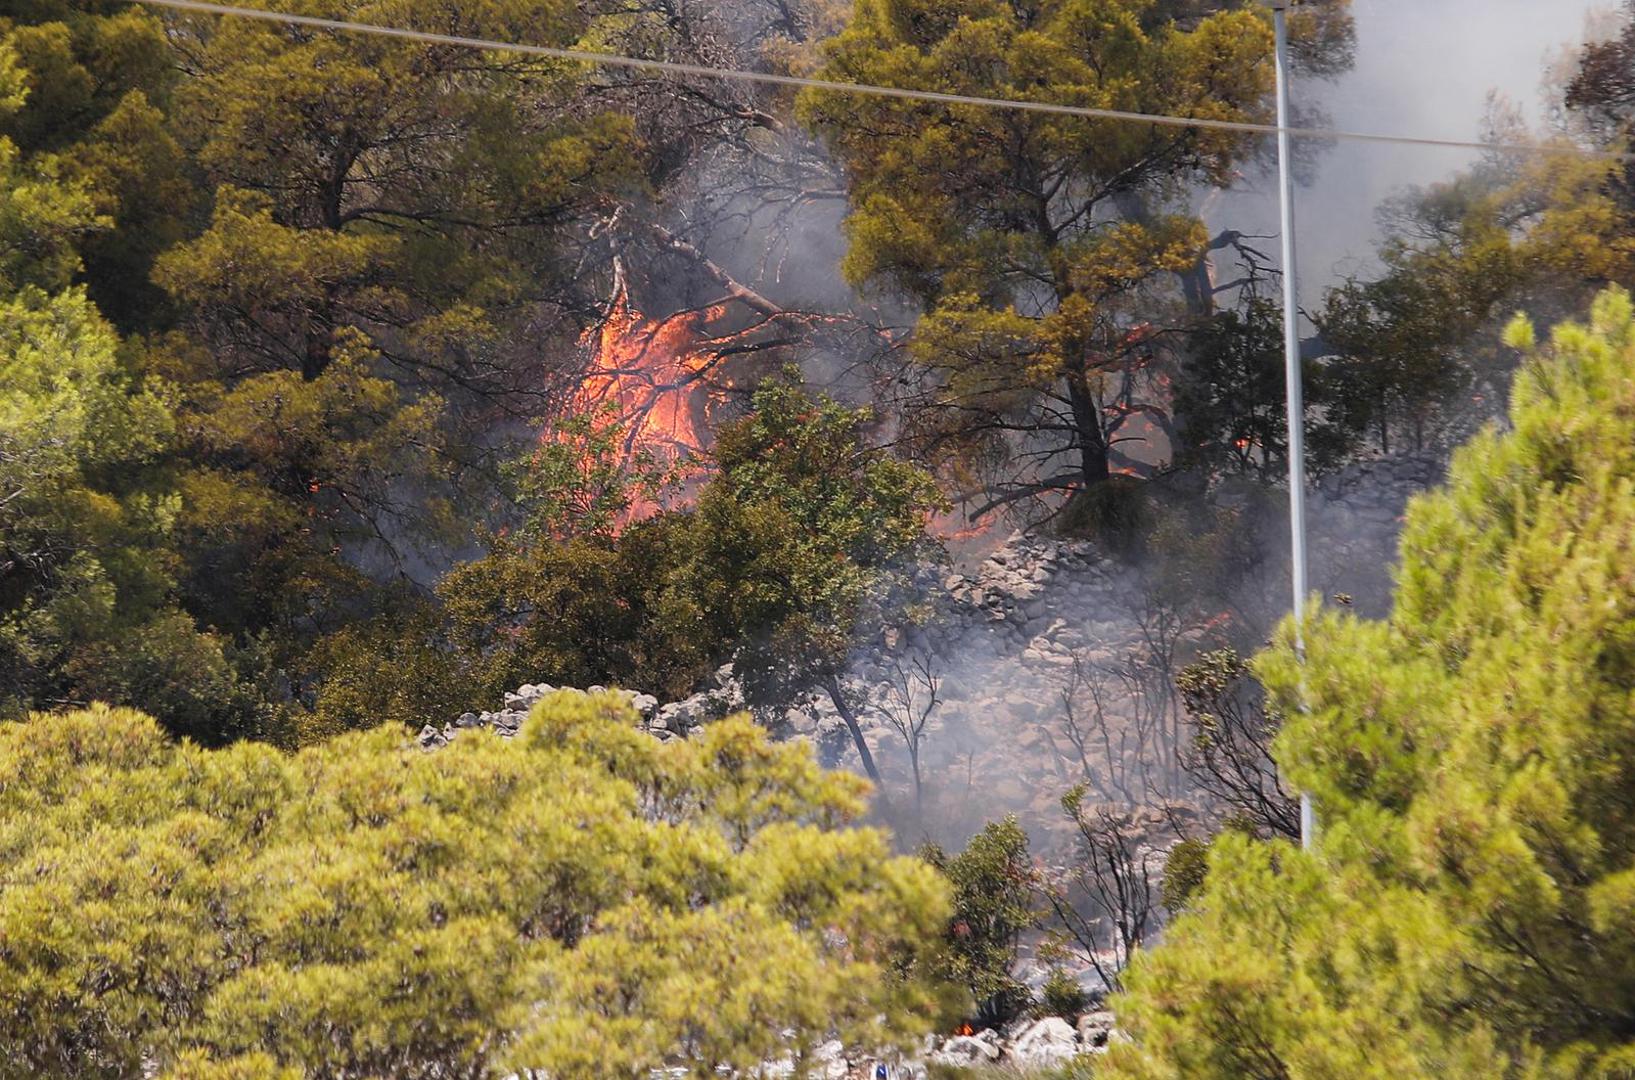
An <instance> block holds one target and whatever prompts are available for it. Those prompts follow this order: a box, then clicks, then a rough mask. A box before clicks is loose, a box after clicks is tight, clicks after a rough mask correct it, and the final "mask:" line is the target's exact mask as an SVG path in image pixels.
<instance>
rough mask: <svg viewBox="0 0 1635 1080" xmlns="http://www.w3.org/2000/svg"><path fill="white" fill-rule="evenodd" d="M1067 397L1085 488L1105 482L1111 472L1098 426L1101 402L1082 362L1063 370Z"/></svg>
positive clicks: (1100, 424)
mask: <svg viewBox="0 0 1635 1080" xmlns="http://www.w3.org/2000/svg"><path fill="white" fill-rule="evenodd" d="M1067 397H1068V401H1069V403H1070V404H1071V406H1072V409H1073V427H1074V429H1075V434H1076V435H1077V441H1078V454H1079V462H1078V469H1079V474H1080V476H1081V477H1082V478H1083V481H1084V486H1085V487H1086V488H1091V487H1094V486H1095V485H1097V484H1103V483H1106V482H1107V480H1108V479H1109V478H1110V477H1111V476H1112V468H1111V466H1110V463H1109V462H1108V453H1107V435H1106V432H1105V431H1104V430H1103V429H1102V423H1101V420H1102V418H1101V406H1100V404H1099V403H1098V402H1097V401H1096V396H1095V394H1093V393H1092V392H1091V390H1090V379H1089V372H1088V371H1086V370H1085V369H1084V367H1083V366H1082V365H1080V366H1078V367H1076V368H1074V369H1073V370H1070V371H1069V372H1068V373H1067Z"/></svg>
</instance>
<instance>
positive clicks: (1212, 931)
mask: <svg viewBox="0 0 1635 1080" xmlns="http://www.w3.org/2000/svg"><path fill="white" fill-rule="evenodd" d="M1534 336H1535V335H1534V333H1533V331H1532V330H1531V329H1530V328H1529V327H1527V326H1525V325H1521V326H1518V328H1516V329H1515V330H1514V331H1513V332H1512V334H1511V335H1510V337H1509V340H1510V341H1511V342H1512V343H1514V344H1516V345H1519V346H1526V345H1528V344H1529V343H1530V342H1531V341H1532V340H1533V338H1534ZM1632 364H1635V305H1632V303H1631V301H1630V298H1629V295H1628V294H1627V293H1625V292H1622V291H1619V290H1612V291H1608V292H1607V293H1605V294H1604V295H1603V296H1602V297H1601V298H1600V299H1599V300H1598V301H1597V303H1596V305H1595V308H1594V313H1593V316H1592V319H1591V321H1590V324H1589V325H1587V326H1577V325H1568V326H1563V327H1560V328H1558V329H1557V330H1556V331H1555V332H1554V334H1553V335H1552V336H1551V343H1550V345H1549V347H1548V348H1547V349H1545V350H1542V351H1541V352H1540V353H1539V354H1538V355H1535V356H1533V357H1532V358H1530V359H1529V361H1528V363H1527V365H1526V366H1525V367H1524V369H1523V370H1522V372H1521V373H1520V375H1519V376H1518V379H1517V383H1516V387H1515V391H1514V395H1513V398H1512V404H1511V409H1510V428H1509V430H1507V431H1499V430H1490V431H1488V432H1486V433H1484V434H1483V435H1481V436H1479V437H1478V438H1477V439H1475V440H1474V441H1473V442H1472V443H1471V444H1470V445H1468V446H1467V447H1466V448H1465V449H1463V450H1462V451H1461V452H1460V453H1459V455H1458V456H1457V458H1456V460H1455V462H1454V466H1453V469H1452V471H1451V473H1450V478H1449V481H1448V484H1447V486H1446V488H1445V489H1443V490H1441V491H1438V492H1435V493H1433V494H1431V495H1428V496H1424V497H1422V498H1421V499H1419V500H1418V501H1417V502H1416V503H1415V504H1414V505H1413V507H1412V508H1411V510H1410V513H1409V520H1408V525H1407V530H1406V533H1405V534H1404V537H1403V541H1402V566H1401V569H1400V571H1399V575H1398V580H1399V584H1398V590H1397V596H1396V603H1395V609H1394V612H1393V614H1392V616H1391V618H1390V619H1389V620H1388V621H1387V622H1384V623H1369V622H1365V621H1361V620H1358V619H1355V618H1352V617H1348V616H1345V615H1340V614H1334V613H1321V614H1319V615H1317V616H1315V617H1314V618H1313V619H1312V620H1311V621H1310V622H1309V623H1308V625H1307V626H1306V627H1305V628H1304V635H1305V645H1306V652H1307V656H1308V662H1307V663H1306V664H1304V665H1301V664H1300V663H1299V662H1298V661H1297V658H1296V655H1295V651H1294V645H1293V642H1292V640H1291V638H1292V628H1289V627H1285V628H1284V630H1283V631H1282V632H1281V633H1280V635H1279V638H1278V641H1277V644H1276V646H1275V647H1274V648H1273V649H1272V650H1271V651H1270V652H1268V653H1267V654H1265V655H1263V656H1262V657H1261V658H1260V660H1259V661H1258V662H1257V664H1256V671H1257V673H1258V674H1259V675H1260V677H1261V678H1262V679H1263V680H1264V682H1265V683H1266V685H1267V687H1268V689H1269V690H1270V691H1271V693H1272V694H1273V695H1274V697H1275V700H1276V704H1277V706H1278V707H1279V708H1281V709H1282V710H1283V712H1284V714H1285V716H1287V717H1288V720H1287V722H1286V725H1285V727H1284V730H1283V733H1282V735H1281V736H1280V737H1279V740H1278V743H1277V755H1278V759H1279V761H1280V763H1281V764H1282V766H1283V768H1284V769H1285V770H1286V772H1287V773H1288V775H1289V778H1290V781H1291V783H1293V784H1295V785H1298V786H1299V787H1300V788H1301V789H1302V790H1305V791H1309V792H1311V793H1312V795H1313V796H1314V798H1315V800H1316V803H1317V810H1318V817H1319V820H1320V821H1321V823H1322V832H1321V835H1320V837H1319V841H1318V846H1317V849H1316V850H1315V851H1314V852H1312V853H1305V852H1302V851H1300V850H1299V849H1297V848H1296V847H1294V846H1293V845H1292V844H1290V843H1288V842H1286V841H1277V842H1271V843H1267V842H1263V841H1256V840H1253V839H1251V838H1249V837H1247V836H1245V835H1241V834H1238V833H1236V832H1228V833H1225V834H1223V835H1222V836H1220V837H1218V838H1217V839H1216V841H1215V842H1214V844H1213V845H1212V848H1211V851H1210V856H1209V868H1208V876H1207V878H1206V881H1205V884H1204V886H1203V889H1202V891H1201V892H1199V893H1197V894H1195V895H1194V896H1193V897H1192V898H1191V899H1190V900H1189V902H1188V905H1187V911H1186V914H1185V915H1183V916H1182V917H1181V918H1180V919H1178V920H1177V921H1176V922H1175V923H1174V924H1173V925H1172V926H1171V927H1170V929H1169V931H1168V933H1167V935H1166V940H1165V943H1164V945H1163V946H1162V947H1160V948H1159V949H1157V950H1155V951H1153V952H1151V953H1149V954H1147V955H1146V957H1145V958H1143V959H1141V960H1138V962H1137V964H1136V966H1135V969H1134V970H1133V972H1132V973H1131V975H1130V976H1129V980H1128V985H1129V986H1130V993H1129V994H1128V995H1127V997H1126V998H1125V999H1124V1000H1123V1002H1122V1006H1121V1009H1120V1018H1121V1021H1122V1022H1124V1023H1125V1024H1126V1025H1127V1026H1128V1027H1129V1029H1130V1031H1131V1033H1132V1034H1133V1035H1134V1036H1135V1038H1136V1045H1135V1046H1132V1047H1122V1048H1115V1051H1114V1054H1113V1056H1112V1058H1111V1062H1110V1063H1111V1064H1112V1066H1113V1069H1112V1075H1116V1076H1130V1077H1136V1076H1140V1077H1174V1076H1187V1077H1199V1078H1208V1077H1223V1078H1224V1077H1241V1076H1246V1075H1255V1076H1319V1075H1322V1076H1342V1075H1343V1076H1355V1077H1375V1076H1378V1077H1385V1076H1401V1075H1432V1074H1445V1075H1454V1076H1514V1077H1532V1076H1541V1077H1542V1076H1550V1077H1557V1076H1559V1077H1569V1076H1570V1077H1584V1076H1618V1075H1623V1074H1625V1073H1627V1072H1628V1071H1629V1069H1630V1067H1631V1063H1632V1062H1635V1044H1632V1042H1631V1036H1630V1032H1631V1031H1632V1030H1635V926H1632V924H1631V921H1630V912H1631V911H1635V903H1632V894H1631V890H1630V881H1631V880H1635V829H1632V828H1631V823H1632V820H1635V801H1632V800H1631V792H1632V791H1635V737H1632V733H1635V713H1632V711H1631V700H1632V699H1631V689H1630V688H1631V679H1632V675H1631V673H1632V672H1635V660H1632V656H1635V652H1632V649H1635V644H1632V642H1635V637H1632V631H1631V627H1635V607H1632V604H1635V600H1632V598H1635V588H1632V585H1635V583H1632V582H1631V580H1630V572H1631V570H1630V567H1631V563H1630V560H1629V558H1628V551H1629V549H1630V545H1631V544H1632V543H1635V390H1632V384H1631V381H1630V379H1629V371H1630V368H1631V365H1632Z"/></svg>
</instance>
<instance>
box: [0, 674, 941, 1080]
mask: <svg viewBox="0 0 1635 1080" xmlns="http://www.w3.org/2000/svg"><path fill="white" fill-rule="evenodd" d="M863 805H864V804H863V799H862V785H861V781H858V780H856V779H855V778H852V777H849V776H847V775H845V774H831V773H825V772H823V771H821V770H820V769H819V768H818V767H817V766H816V764H815V763H814V761H813V760H812V758H811V755H810V752H809V750H807V749H805V748H803V747H800V746H796V745H784V746H778V745H774V744H771V743H769V742H768V741H767V740H766V738H765V736H764V735H763V734H762V733H761V732H759V731H758V730H757V729H756V728H755V726H754V725H753V724H750V723H749V722H748V721H747V720H745V719H742V718H739V719H735V720H728V721H724V722H722V723H720V724H717V725H713V726H711V727H710V728H709V729H708V730H707V731H705V732H703V733H701V734H700V735H699V736H698V737H697V738H695V739H692V740H688V741H686V742H676V743H670V744H667V745H661V744H659V743H658V742H656V741H655V740H653V739H652V738H651V737H649V736H647V735H644V734H642V733H640V732H639V731H637V730H636V727H635V716H634V714H633V713H631V712H630V711H629V710H628V709H626V708H625V707H624V706H623V705H622V704H621V703H620V702H618V701H617V700H616V699H614V698H612V697H608V696H604V697H596V698H587V697H583V696H570V695H560V696H556V697H553V698H550V699H548V700H546V701H545V702H542V703H541V704H540V705H539V706H538V707H536V709H535V710H534V712H533V715H532V717H531V718H530V720H529V722H528V724H527V726H526V728H525V730H524V732H523V734H522V735H521V736H520V737H519V738H518V739H517V740H515V741H513V742H506V741H504V740H501V739H500V738H498V737H497V736H493V735H489V734H486V733H480V732H472V733H470V734H468V735H465V736H462V737H461V738H460V739H459V740H457V741H456V742H455V743H454V744H453V745H452V746H449V747H447V748H444V749H442V750H440V751H437V752H435V753H427V752H425V751H422V750H420V749H418V748H417V747H415V746H413V745H412V744H406V742H405V739H404V736H403V734H402V732H401V731H395V730H387V729H383V730H380V731H376V732H373V733H368V734H351V735H346V736H343V737H341V738H339V739H336V740H334V741H332V742H329V743H325V744H322V745H319V746H315V747H312V748H310V749H307V750H304V751H302V752H301V753H300V754H298V755H294V756H286V755H284V754H281V753H280V752H278V751H276V750H273V749H271V748H269V747H266V746H263V745H257V744H251V743H241V744H238V745H236V746H234V747H231V748H228V749H226V750H220V751H210V750H201V749H199V748H197V747H195V746H192V745H190V744H180V745H178V744H174V743H171V742H168V741H167V740H166V739H165V738H164V737H163V736H162V735H161V733H160V732H159V730H158V729H157V727H156V726H155V725H154V724H153V722H152V721H151V720H149V719H147V718H146V717H144V716H141V715H139V714H136V713H132V712H128V711H122V710H109V709H106V708H101V707H98V708H96V709H93V710H91V711H87V712H79V713H72V714H67V715H57V716H49V717H48V716H38V717H36V718H33V719H32V720H30V721H29V722H28V723H24V724H10V725H6V726H4V727H0V808H3V810H4V813H3V814H0V822H3V823H4V824H3V825H0V852H3V854H4V859H3V860H0V928H3V930H4V939H5V942H6V945H5V948H4V950H0V985H4V986H5V987H6V988H7V1000H8V1003H9V1005H10V1007H9V1008H7V1009H6V1010H5V1015H4V1017H0V1053H3V1060H4V1062H5V1064H4V1065H0V1073H4V1074H5V1075H8V1076H45V1075H50V1076H57V1077H65V1078H81V1077H84V1078H90V1077H123V1076H132V1075H140V1074H143V1073H144V1072H146V1073H149V1074H157V1075H162V1076H169V1077H178V1078H180V1077H195V1078H200V1077H206V1076H213V1077H245V1078H248V1077H274V1076H286V1075H294V1076H349V1077H359V1078H364V1077H371V1078H381V1080H385V1078H387V1077H391V1078H403V1077H482V1076H492V1075H506V1074H514V1073H517V1072H523V1071H526V1070H537V1072H536V1073H535V1075H548V1076H552V1077H555V1078H558V1080H605V1078H609V1077H626V1078H630V1080H643V1078H645V1077H647V1076H649V1075H650V1074H651V1072H652V1071H653V1070H655V1069H659V1068H663V1067H675V1066H679V1067H681V1068H683V1069H684V1070H685V1071H686V1073H687V1075H689V1076H695V1077H710V1076H715V1075H717V1069H720V1068H724V1067H731V1068H733V1069H737V1070H741V1071H747V1070H749V1069H751V1068H753V1067H755V1066H756V1065H758V1064H760V1063H761V1062H762V1061H766V1060H771V1059H776V1058H778V1057H780V1056H784V1055H789V1056H792V1057H793V1058H794V1059H795V1060H796V1061H797V1062H798V1063H801V1067H802V1068H803V1069H804V1068H805V1067H807V1066H809V1065H810V1059H811V1052H812V1050H813V1049H814V1048H815V1047H816V1046H817V1045H818V1044H819V1043H821V1042H822V1041H824V1040H825V1039H827V1038H830V1037H841V1038H845V1039H847V1040H849V1041H850V1043H851V1044H852V1045H857V1046H878V1047H886V1046H890V1045H894V1044H898V1043H901V1042H904V1041H906V1040H908V1039H909V1038H911V1037H914V1036H917V1035H918V1034H919V1033H920V1031H922V1030H923V1029H924V1027H926V1026H927V1025H928V1023H929V1017H930V1015H931V1010H932V1009H933V1007H934V1005H935V1001H934V996H933V995H931V994H929V993H928V992H927V991H926V990H925V989H924V988H923V987H921V986H919V985H916V984H914V983H911V982H907V981H904V980H903V979H900V978H898V977H896V976H895V975H894V972H896V971H898V970H903V969H905V968H906V966H909V965H913V964H914V963H916V962H917V959H918V958H920V957H921V955H922V954H923V953H924V952H925V951H926V949H927V948H928V946H929V945H930V943H931V942H932V941H933V940H934V938H935V936H936V934H937V932H938V931H939V929H940V927H941V922H942V920H943V918H944V917H945V915H946V911H947V899H946V896H945V894H944V890H943V887H942V885H941V883H940V882H939V880H938V879H937V878H936V876H935V874H934V873H933V872H932V871H931V870H930V868H929V867H927V866H925V865H924V864H923V863H921V862H920V861H919V860H916V859H909V858H893V857H892V856H891V855H890V849H889V844H888V841H887V838H886V837H885V836H884V835H883V834H881V833H879V832H877V831H875V830H870V829H853V828H847V827H846V826H847V825H848V824H849V823H851V822H852V821H854V820H855V819H856V818H857V817H858V815H859V814H860V813H861V811H862V809H863ZM281 1070H287V1071H281ZM802 1075H804V1072H803V1073H802Z"/></svg>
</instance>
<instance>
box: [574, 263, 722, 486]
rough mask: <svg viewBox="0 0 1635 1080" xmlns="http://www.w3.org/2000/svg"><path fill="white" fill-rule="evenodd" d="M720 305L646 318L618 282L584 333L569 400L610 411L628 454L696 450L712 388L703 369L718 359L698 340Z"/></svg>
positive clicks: (676, 459)
mask: <svg viewBox="0 0 1635 1080" xmlns="http://www.w3.org/2000/svg"><path fill="white" fill-rule="evenodd" d="M723 313H724V309H723V308H721V307H710V308H701V309H695V310H692V311H684V312H680V313H678V314H675V315H670V316H666V317H665V318H662V319H650V318H648V317H647V316H646V315H644V314H643V313H642V312H641V310H640V309H638V308H637V307H636V306H635V304H633V303H632V302H631V300H630V291H629V289H628V288H627V287H626V286H625V284H624V283H623V282H620V283H619V286H618V288H617V290H616V291H615V292H614V295H613V301H612V303H611V304H610V305H609V307H608V315H607V318H606V319H604V320H603V321H602V325H601V326H600V327H597V328H595V329H593V330H591V331H589V332H588V333H587V334H586V335H585V337H584V339H583V343H584V344H585V345H586V346H587V347H588V348H589V349H590V352H591V361H590V368H589V370H588V371H587V372H586V375H585V379H584V382H583V384H582V385H581V387H580V391H579V394H578V398H577V400H576V401H575V403H574V404H575V406H576V408H577V409H579V410H581V411H584V412H591V413H600V412H609V413H611V414H612V415H613V416H614V417H616V418H617V420H618V422H619V424H620V425H621V427H622V428H623V429H624V452H625V455H626V456H627V457H630V458H634V456H635V455H636V454H638V453H640V452H643V451H646V452H648V453H651V454H652V455H653V456H654V457H655V458H657V459H658V460H660V461H663V462H666V463H671V464H678V463H681V462H684V461H686V460H687V459H689V458H697V457H699V456H700V455H701V454H702V453H703V452H704V451H705V450H706V449H707V448H708V446H709V424H708V411H709V406H710V404H711V399H712V398H713V396H714V395H713V394H712V392H711V389H710V386H709V384H708V381H707V376H708V375H709V374H710V372H711V370H713V369H714V368H715V366H716V365H717V364H718V363H719V362H720V356H719V354H718V353H716V352H713V351H711V350H709V349H707V348H705V347H703V343H704V342H706V341H707V340H708V339H709V334H708V332H707V330H706V327H707V326H708V325H709V323H710V322H711V321H712V320H715V319H718V318H720V317H721V316H722V314H723Z"/></svg>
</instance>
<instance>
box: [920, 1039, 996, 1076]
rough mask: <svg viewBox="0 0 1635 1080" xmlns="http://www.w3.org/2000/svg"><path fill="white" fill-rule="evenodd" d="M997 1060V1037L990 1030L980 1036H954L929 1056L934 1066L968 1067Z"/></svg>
mask: <svg viewBox="0 0 1635 1080" xmlns="http://www.w3.org/2000/svg"><path fill="white" fill-rule="evenodd" d="M998 1060H999V1036H998V1035H997V1034H995V1033H994V1032H993V1031H992V1030H989V1031H984V1032H982V1033H981V1034H980V1035H955V1036H954V1037H953V1038H952V1039H949V1040H948V1041H947V1042H945V1043H943V1044H942V1046H940V1047H938V1048H937V1049H936V1050H934V1051H933V1052H932V1054H931V1061H932V1063H933V1064H936V1065H953V1066H956V1067H959V1066H964V1067H970V1066H974V1065H986V1064H988V1063H989V1062H993V1061H998Z"/></svg>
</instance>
